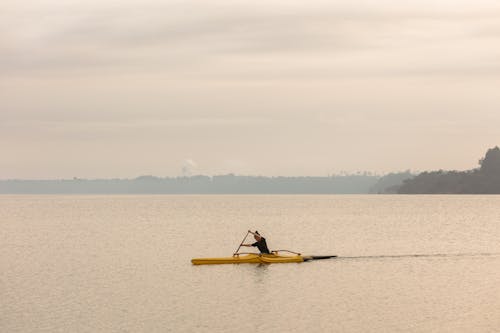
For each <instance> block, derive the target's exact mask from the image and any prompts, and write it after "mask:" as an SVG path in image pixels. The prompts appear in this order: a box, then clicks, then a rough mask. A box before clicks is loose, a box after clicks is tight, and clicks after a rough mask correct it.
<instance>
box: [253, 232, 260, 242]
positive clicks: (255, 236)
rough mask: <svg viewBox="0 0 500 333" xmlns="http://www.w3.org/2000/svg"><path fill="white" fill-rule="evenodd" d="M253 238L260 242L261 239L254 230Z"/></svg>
mask: <svg viewBox="0 0 500 333" xmlns="http://www.w3.org/2000/svg"><path fill="white" fill-rule="evenodd" d="M253 238H255V240H256V241H260V239H261V238H262V237H261V236H260V234H259V232H258V231H257V230H255V234H254V235H253Z"/></svg>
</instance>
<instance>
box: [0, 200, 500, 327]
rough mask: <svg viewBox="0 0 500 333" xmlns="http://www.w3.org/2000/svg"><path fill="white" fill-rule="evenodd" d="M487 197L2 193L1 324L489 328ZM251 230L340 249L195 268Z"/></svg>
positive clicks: (493, 227) (495, 316)
mask: <svg viewBox="0 0 500 333" xmlns="http://www.w3.org/2000/svg"><path fill="white" fill-rule="evenodd" d="M499 206H500V197H499V196H2V197H1V200H0V216H1V217H2V218H1V219H0V311H1V313H2V316H1V318H0V331H1V332H35V331H45V332H122V331H127V332H234V331H248V330H252V331H255V330H265V331H267V332H284V331H286V332H304V331H309V332H331V331H337V332H497V331H498V327H500V310H499V309H500V242H498V239H500V224H499V223H498V221H500V213H499V210H498V207H499ZM248 229H258V230H259V231H261V233H262V234H263V235H264V236H265V237H266V239H267V242H268V245H269V247H270V248H271V249H279V248H289V249H292V250H296V251H299V252H301V253H304V254H313V255H314V254H315V255H321V254H332V255H333V254H336V255H339V258H336V259H328V260H318V261H312V262H306V263H292V264H272V265H265V264H260V265H254V264H241V265H214V266H193V265H191V264H190V259H191V258H193V257H218V256H221V257H224V256H228V255H231V253H232V251H234V249H235V248H236V247H237V244H239V243H240V242H241V238H242V234H243V233H244V232H245V231H246V230H248Z"/></svg>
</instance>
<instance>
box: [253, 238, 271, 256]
mask: <svg viewBox="0 0 500 333" xmlns="http://www.w3.org/2000/svg"><path fill="white" fill-rule="evenodd" d="M252 246H257V247H258V248H259V251H260V253H266V254H270V253H271V251H269V249H268V248H267V243H266V239H265V238H264V237H262V238H261V239H260V241H257V242H255V243H253V244H252Z"/></svg>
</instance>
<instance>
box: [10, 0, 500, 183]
mask: <svg viewBox="0 0 500 333" xmlns="http://www.w3.org/2000/svg"><path fill="white" fill-rule="evenodd" d="M0 73H1V74H0V151H1V152H2V153H1V155H0V156H1V157H0V179H73V177H80V178H90V179H93V178H127V179H129V178H130V179H132V178H135V177H137V176H139V175H157V176H159V177H178V176H189V175H196V174H204V175H224V174H230V173H235V174H240V175H264V176H266V177H273V176H288V177H300V176H321V177H327V176H328V175H332V174H341V173H342V172H345V173H347V174H356V172H357V171H358V170H369V171H370V172H373V173H377V174H386V173H389V172H398V171H400V170H407V169H412V170H421V171H422V170H437V169H445V170H467V169H472V168H475V167H476V166H477V160H478V159H479V158H480V157H481V154H482V153H483V152H485V151H486V150H487V149H488V148H490V147H491V146H492V145H494V144H496V143H497V142H498V129H497V127H498V124H499V123H500V112H498V110H499V107H500V94H498V87H499V86H500V3H498V2H497V1H483V0H479V1H430V0H423V1H416V0H412V1H405V2H400V1H395V0H392V1H336V2H335V3H331V2H329V1H320V0H313V1H308V2H303V1H295V0H292V1H289V0H288V1H266V2H260V3H259V2H257V3H256V2H253V1H252V2H251V1H241V0H236V1H220V0H215V1H210V2H206V1H192V0H188V1H154V0H146V1H140V2H139V1H131V0H125V1H120V2H116V1H96V0H87V1H78V0H69V1H64V2H61V1H55V0H41V1H34V0H32V1H22V2H19V1H12V0H4V1H2V2H1V3H0Z"/></svg>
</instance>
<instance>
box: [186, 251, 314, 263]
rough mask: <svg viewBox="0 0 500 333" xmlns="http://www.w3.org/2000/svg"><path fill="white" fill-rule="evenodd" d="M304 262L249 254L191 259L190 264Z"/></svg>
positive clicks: (299, 259) (295, 259)
mask: <svg viewBox="0 0 500 333" xmlns="http://www.w3.org/2000/svg"><path fill="white" fill-rule="evenodd" d="M305 260H307V258H305V257H303V256H301V255H295V256H280V255H277V254H258V253H255V254H253V253H250V254H245V255H239V254H236V255H234V256H232V257H225V258H194V259H191V263H193V265H217V264H274V263H289V262H303V261H305Z"/></svg>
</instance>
